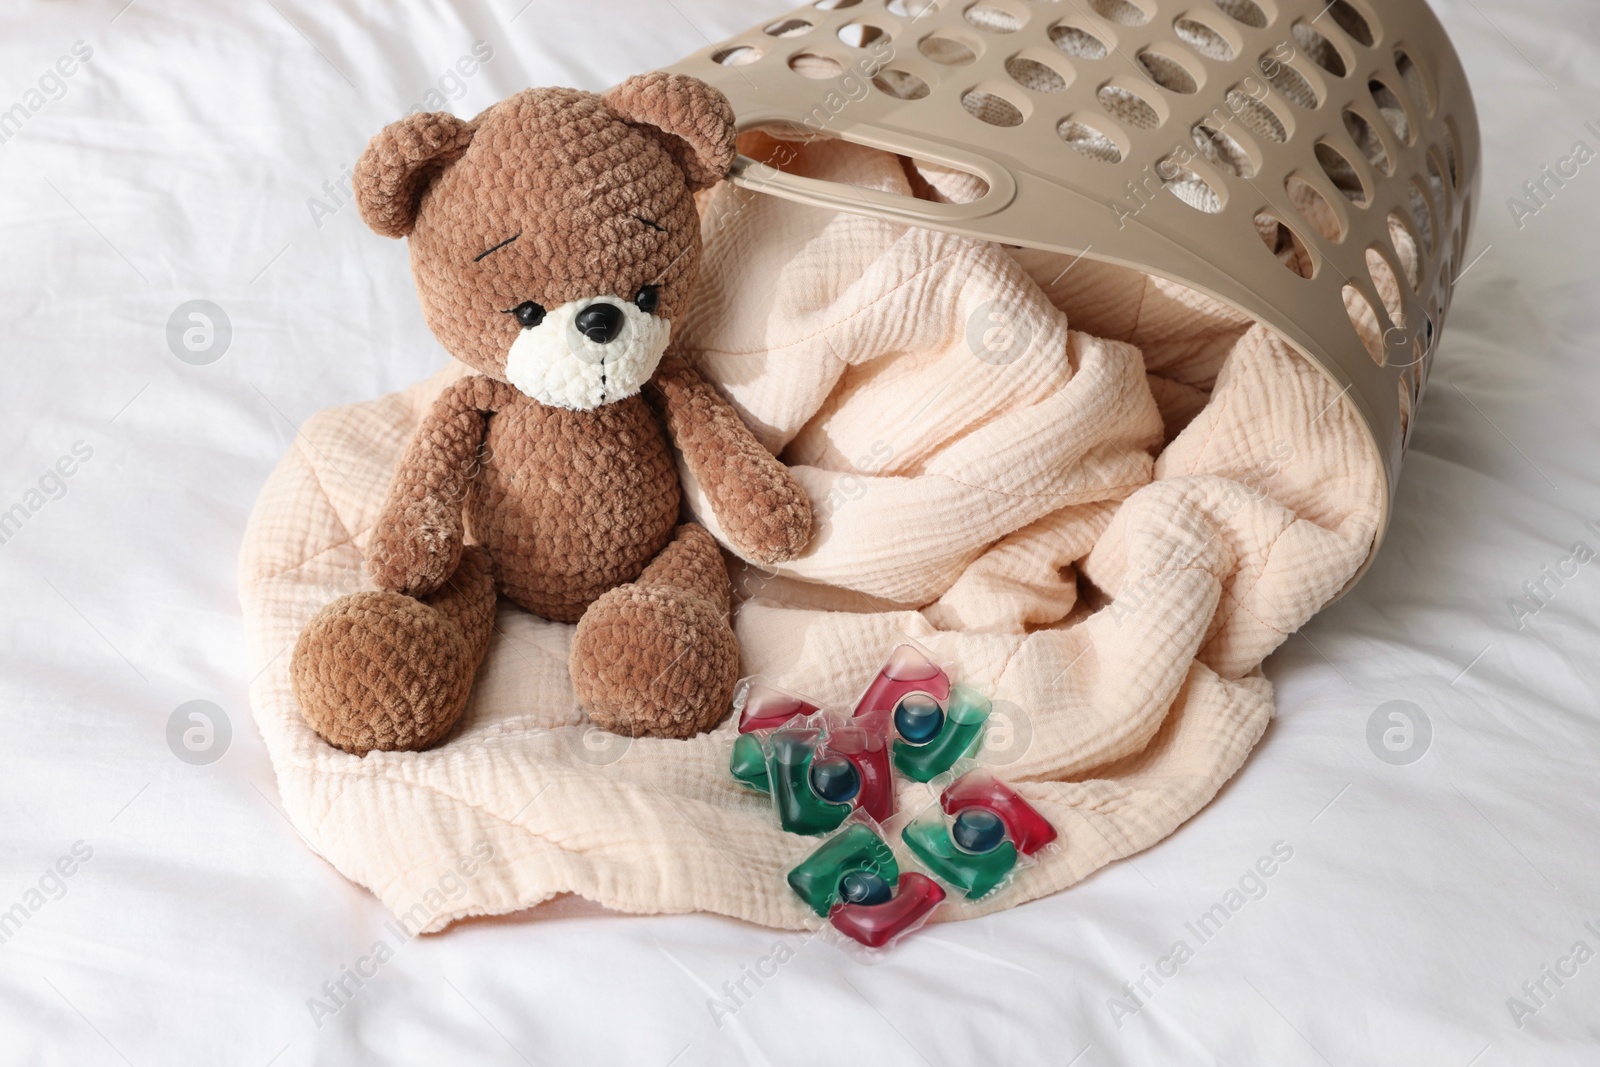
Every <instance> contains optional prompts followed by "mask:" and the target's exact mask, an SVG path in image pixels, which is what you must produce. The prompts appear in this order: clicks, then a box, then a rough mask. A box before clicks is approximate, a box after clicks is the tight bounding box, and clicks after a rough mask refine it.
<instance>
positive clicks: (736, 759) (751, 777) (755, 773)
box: [728, 734, 772, 793]
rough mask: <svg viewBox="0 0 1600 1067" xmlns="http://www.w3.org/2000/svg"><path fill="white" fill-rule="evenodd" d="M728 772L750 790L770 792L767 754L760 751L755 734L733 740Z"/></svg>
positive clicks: (758, 740)
mask: <svg viewBox="0 0 1600 1067" xmlns="http://www.w3.org/2000/svg"><path fill="white" fill-rule="evenodd" d="M728 770H729V771H730V772H732V774H733V776H734V777H735V778H737V779H738V780H739V781H741V782H743V783H744V784H745V785H747V786H749V787H750V788H751V789H754V790H757V791H758V792H762V793H770V792H772V782H771V780H770V779H769V778H768V777H767V754H766V753H765V752H764V751H762V749H761V740H760V738H758V737H756V735H755V734H740V735H739V736H738V737H737V738H736V739H735V740H734V742H733V755H732V757H730V758H729V760H728Z"/></svg>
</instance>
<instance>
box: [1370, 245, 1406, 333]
mask: <svg viewBox="0 0 1600 1067" xmlns="http://www.w3.org/2000/svg"><path fill="white" fill-rule="evenodd" d="M1367 273H1368V274H1370V275H1371V276H1372V287H1373V288H1374V289H1376V290H1377V291H1378V299H1380V300H1382V301H1383V310H1385V311H1387V312H1388V313H1389V321H1390V322H1392V323H1394V324H1395V325H1396V326H1399V327H1400V328H1401V329H1405V325H1406V312H1405V302H1404V301H1403V300H1402V299H1401V292H1400V279H1399V278H1396V277H1395V276H1394V269H1393V268H1392V267H1390V266H1389V261H1388V260H1387V259H1384V258H1383V253H1382V252H1379V251H1378V250H1377V249H1376V248H1369V249H1367Z"/></svg>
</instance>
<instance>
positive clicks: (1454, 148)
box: [1444, 118, 1461, 190]
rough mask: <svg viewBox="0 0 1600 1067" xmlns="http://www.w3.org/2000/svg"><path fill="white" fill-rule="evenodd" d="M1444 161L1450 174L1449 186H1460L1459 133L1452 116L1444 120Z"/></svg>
mask: <svg viewBox="0 0 1600 1067" xmlns="http://www.w3.org/2000/svg"><path fill="white" fill-rule="evenodd" d="M1444 162H1445V166H1446V168H1447V170H1448V173H1449V175H1450V187H1451V188H1452V189H1457V190H1459V189H1460V188H1461V134H1460V133H1459V132H1458V131H1457V130H1456V121H1455V119H1452V118H1446V119H1445V120H1444Z"/></svg>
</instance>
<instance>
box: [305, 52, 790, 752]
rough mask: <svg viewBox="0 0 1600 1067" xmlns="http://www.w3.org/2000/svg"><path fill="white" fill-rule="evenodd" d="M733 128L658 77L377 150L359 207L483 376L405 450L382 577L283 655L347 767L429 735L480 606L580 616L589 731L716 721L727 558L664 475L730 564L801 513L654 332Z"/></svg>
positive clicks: (673, 298) (694, 85) (372, 552)
mask: <svg viewBox="0 0 1600 1067" xmlns="http://www.w3.org/2000/svg"><path fill="white" fill-rule="evenodd" d="M734 135H735V126H734V116H733V110H732V108H731V106H730V105H729V103H728V101H727V99H726V98H725V97H724V96H723V95H722V94H721V93H720V92H718V91H717V90H716V89H714V88H712V87H711V86H709V85H707V84H706V83H704V82H702V81H699V80H698V79H695V78H692V77H687V76H684V75H676V74H667V73H662V72H655V73H650V74H644V75H640V76H637V77H634V78H630V79H628V80H627V81H625V82H623V83H622V84H621V85H619V86H618V87H616V88H615V89H612V90H611V91H609V92H607V93H605V94H603V95H597V94H594V93H588V92H582V91H578V90H575V89H561V88H542V89H528V90H525V91H523V92H521V93H518V94H517V95H515V96H512V97H510V98H508V99H506V100H503V101H501V102H500V103H498V104H495V105H493V106H492V107H490V108H488V109H487V110H486V111H484V112H483V113H482V114H480V115H478V116H477V117H476V118H474V119H472V120H471V121H465V120H463V119H460V118H458V117H456V116H454V115H451V114H448V113H422V114H413V115H410V116H408V117H406V118H404V119H401V120H399V121H397V122H395V123H392V124H391V125H389V126H388V127H386V128H385V129H384V130H383V131H382V132H381V133H379V134H378V135H377V136H376V137H375V138H373V140H372V142H371V144H370V145H369V146H368V148H367V150H366V152H365V153H364V154H363V155H362V157H361V159H360V161H359V162H358V164H357V166H356V169H355V182H354V186H355V194H356V200H357V203H358V205H359V208H360V212H361V217H362V218H363V219H364V220H365V221H366V223H367V224H368V225H369V226H370V227H371V228H372V229H373V230H375V231H376V232H377V233H379V234H381V235H384V236H387V237H393V238H398V237H406V238H407V240H408V244H409V250H410V260H411V270H412V274H413V276H414V278H415V281H416V288H417V295H418V298H419V299H420V301H421V304H422V310H423V313H424V317H425V319H426V321H427V323H428V326H429V328H430V329H431V330H432V331H433V333H434V336H436V337H437V338H438V339H439V341H440V343H441V344H443V346H444V347H445V349H446V350H448V351H449V353H450V354H451V355H452V356H454V357H455V358H456V359H457V360H459V361H460V362H462V363H464V364H466V365H467V366H468V367H470V368H471V369H472V370H473V371H474V372H475V373H473V374H471V375H468V376H466V377H464V378H462V379H461V380H459V381H457V382H456V383H454V384H452V385H451V386H449V387H448V388H446V389H445V390H444V392H443V393H442V394H441V395H440V396H439V397H438V399H437V400H436V401H435V402H434V403H433V405H432V407H431V408H430V409H429V410H428V411H427V413H426V415H425V417H424V418H423V419H422V421H421V424H420V426H419V427H418V428H417V430H416V432H415V435H414V436H413V437H412V438H411V440H410V443H409V444H408V446H407V447H406V449H405V451H404V453H403V455H402V458H401V459H400V461H399V466H398V467H397V468H396V470H395V473H394V480H393V482H392V483H391V486H390V489H389V492H388V496H387V498H386V501H385V503H384V505H383V508H382V511H381V512H380V515H379V518H378V520H377V524H376V527H375V529H374V531H373V533H372V536H371V539H370V541H369V543H368V546H367V549H366V565H367V570H368V573H369V574H370V576H371V577H372V579H373V582H374V584H375V585H376V586H377V588H376V589H375V590H364V591H361V592H357V593H353V594H351V595H347V596H344V597H342V598H340V599H338V600H336V601H334V602H333V603H331V604H329V605H327V606H326V607H324V608H323V609H322V610H321V611H319V612H318V613H317V614H316V615H315V616H314V617H313V618H312V619H311V621H310V622H309V623H308V624H307V625H306V628H305V630H304V631H303V632H302V633H301V635H300V638H299V640H298V641H297V642H296V645H295V649H294V653H293V658H292V662H291V669H290V673H291V678H292V682H293V687H294V692H295V696H296V698H297V699H298V701H299V704H300V709H301V712H302V714H303V715H304V717H305V719H306V721H307V722H308V723H309V724H310V726H311V727H312V728H313V729H314V730H315V731H316V732H317V733H318V734H319V735H320V736H321V737H322V738H323V739H324V740H326V741H327V742H329V743H330V744H332V745H334V746H336V747H338V748H340V749H343V750H345V751H346V752H350V753H354V754H357V755H365V754H366V753H367V752H369V751H372V750H374V749H377V750H385V751H392V750H420V749H424V748H427V747H429V746H430V745H434V744H437V743H438V742H440V741H441V740H443V739H444V738H445V737H446V736H447V735H448V734H449V733H450V731H451V729H452V727H454V726H455V724H456V722H457V721H458V720H459V719H460V717H461V715H462V713H463V712H464V710H465V708H466V705H467V700H468V697H469V696H470V693H471V689H472V683H473V678H474V676H475V674H476V673H477V669H478V666H479V664H480V662H481V661H482V659H483V656H484V653H485V650H486V649H487V647H488V645H489V641H490V637H491V635H492V633H493V631H494V627H495V610H496V599H497V596H504V597H505V598H506V599H507V600H509V601H511V602H512V603H513V604H516V605H519V606H520V607H522V608H525V609H526V610H528V611H530V612H532V613H534V614H536V615H539V616H542V617H544V618H546V619H550V620H554V621H557V622H563V623H576V624H577V628H576V630H575V632H574V634H573V639H572V650H571V657H570V661H569V667H570V670H571V675H572V684H573V689H574V692H575V694H576V696H577V699H578V702H579V704H580V705H581V707H582V708H583V709H584V711H586V712H587V714H588V716H589V718H590V719H591V720H592V721H593V722H594V723H595V724H596V725H598V726H600V727H601V728H603V729H606V730H610V731H613V732H616V733H620V734H626V735H630V736H655V737H668V738H683V737H690V736H693V735H695V734H698V733H701V732H703V731H705V730H708V729H710V728H711V727H713V726H714V725H716V723H717V722H718V721H720V720H721V718H722V717H723V716H724V715H725V714H727V712H728V710H729V706H730V702H731V699H732V693H733V687H734V684H735V682H736V681H737V678H738V673H739V650H738V644H737V641H736V639H735V637H734V633H733V630H732V628H731V626H730V624H729V611H730V588H729V578H728V571H727V568H726V566H725V564H724V562H723V557H722V554H721V551H720V549H719V547H718V544H717V542H716V541H715V540H714V539H713V538H712V536H711V535H710V533H708V532H707V531H706V529H705V528H704V527H702V526H700V525H698V524H697V523H694V522H691V521H684V520H683V518H682V517H681V516H680V507H681V503H682V496H683V493H682V488H681V485H680V481H679V469H680V464H681V467H682V469H683V470H684V471H686V472H687V474H688V475H689V476H690V477H692V478H693V479H694V482H695V483H696V484H697V485H698V486H699V487H700V488H701V490H702V491H703V493H704V496H705V497H706V499H707V500H708V502H709V505H710V507H711V510H712V511H713V513H714V514H715V516H716V518H717V521H718V524H719V526H720V527H721V529H722V531H723V534H724V537H725V539H726V541H727V542H728V543H729V545H730V547H731V548H732V550H733V551H734V552H735V553H736V554H738V555H739V556H742V557H744V558H745V559H747V560H750V561H754V562H757V563H763V564H772V563H777V562H780V561H783V560H786V559H791V558H793V557H794V556H796V555H797V554H799V553H800V552H801V551H803V550H804V549H805V547H806V546H807V544H808V542H809V541H810V539H811V535H812V526H813V519H812V513H811V507H810V503H809V501H808V500H807V498H806V495H805V492H804V490H803V489H802V488H801V487H800V485H799V484H798V483H797V482H796V481H795V479H794V477H793V475H792V474H791V473H790V472H789V470H788V468H786V467H785V466H784V465H783V464H782V463H781V462H780V461H779V460H778V459H777V458H776V457H775V456H773V455H772V453H770V452H768V451H767V449H766V448H765V447H764V446H763V445H761V444H760V442H758V441H757V440H756V438H755V436H754V435H753V434H752V433H751V432H750V429H749V428H748V427H747V426H746V425H745V424H744V423H743V422H742V421H741V419H740V417H739V415H738V413H737V412H736V411H735V410H734V409H733V407H732V406H731V405H730V404H729V403H728V402H727V400H725V399H724V398H723V397H722V395H721V394H719V393H718V392H717V391H716V389H714V388H713V387H712V386H711V385H710V384H708V383H707V382H706V381H705V380H704V379H702V378H701V376H700V375H699V374H698V373H697V372H696V371H695V369H694V367H693V363H692V360H691V359H690V358H687V357H688V354H687V353H684V352H681V351H679V350H678V349H676V348H674V347H673V346H672V344H671V334H672V324H673V322H674V321H676V320H678V319H679V317H680V316H681V315H682V314H683V313H684V312H685V310H686V309H687V308H688V307H689V306H690V301H691V300H692V299H693V297H694V288H695V280H696V276H697V274H698V272H699V266H700V255H701V239H700V219H699V213H698V210H697V207H696V203H695V193H696V192H698V191H701V190H704V189H707V188H710V187H711V186H712V185H714V184H716V183H717V182H718V181H719V180H721V179H722V178H723V177H725V176H726V175H727V173H728V171H729V168H730V166H731V165H732V162H733V159H734V157H735V148H734Z"/></svg>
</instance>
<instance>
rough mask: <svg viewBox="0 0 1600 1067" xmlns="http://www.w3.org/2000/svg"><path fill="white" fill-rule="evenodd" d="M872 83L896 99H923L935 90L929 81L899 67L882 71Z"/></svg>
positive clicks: (880, 90)
mask: <svg viewBox="0 0 1600 1067" xmlns="http://www.w3.org/2000/svg"><path fill="white" fill-rule="evenodd" d="M872 84H873V85H875V86H877V87H878V91H879V92H881V93H887V94H888V95H889V96H892V97H894V98H895V99H896V100H921V99H922V98H923V97H925V96H927V95H928V94H929V93H930V92H932V91H933V90H932V89H930V88H929V87H928V83H927V82H925V81H923V80H922V79H921V78H919V77H917V76H916V75H915V74H913V73H911V72H910V71H909V70H900V69H899V68H898V67H889V68H888V69H886V70H883V71H880V72H879V73H878V76H877V77H876V78H873V79H872Z"/></svg>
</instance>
